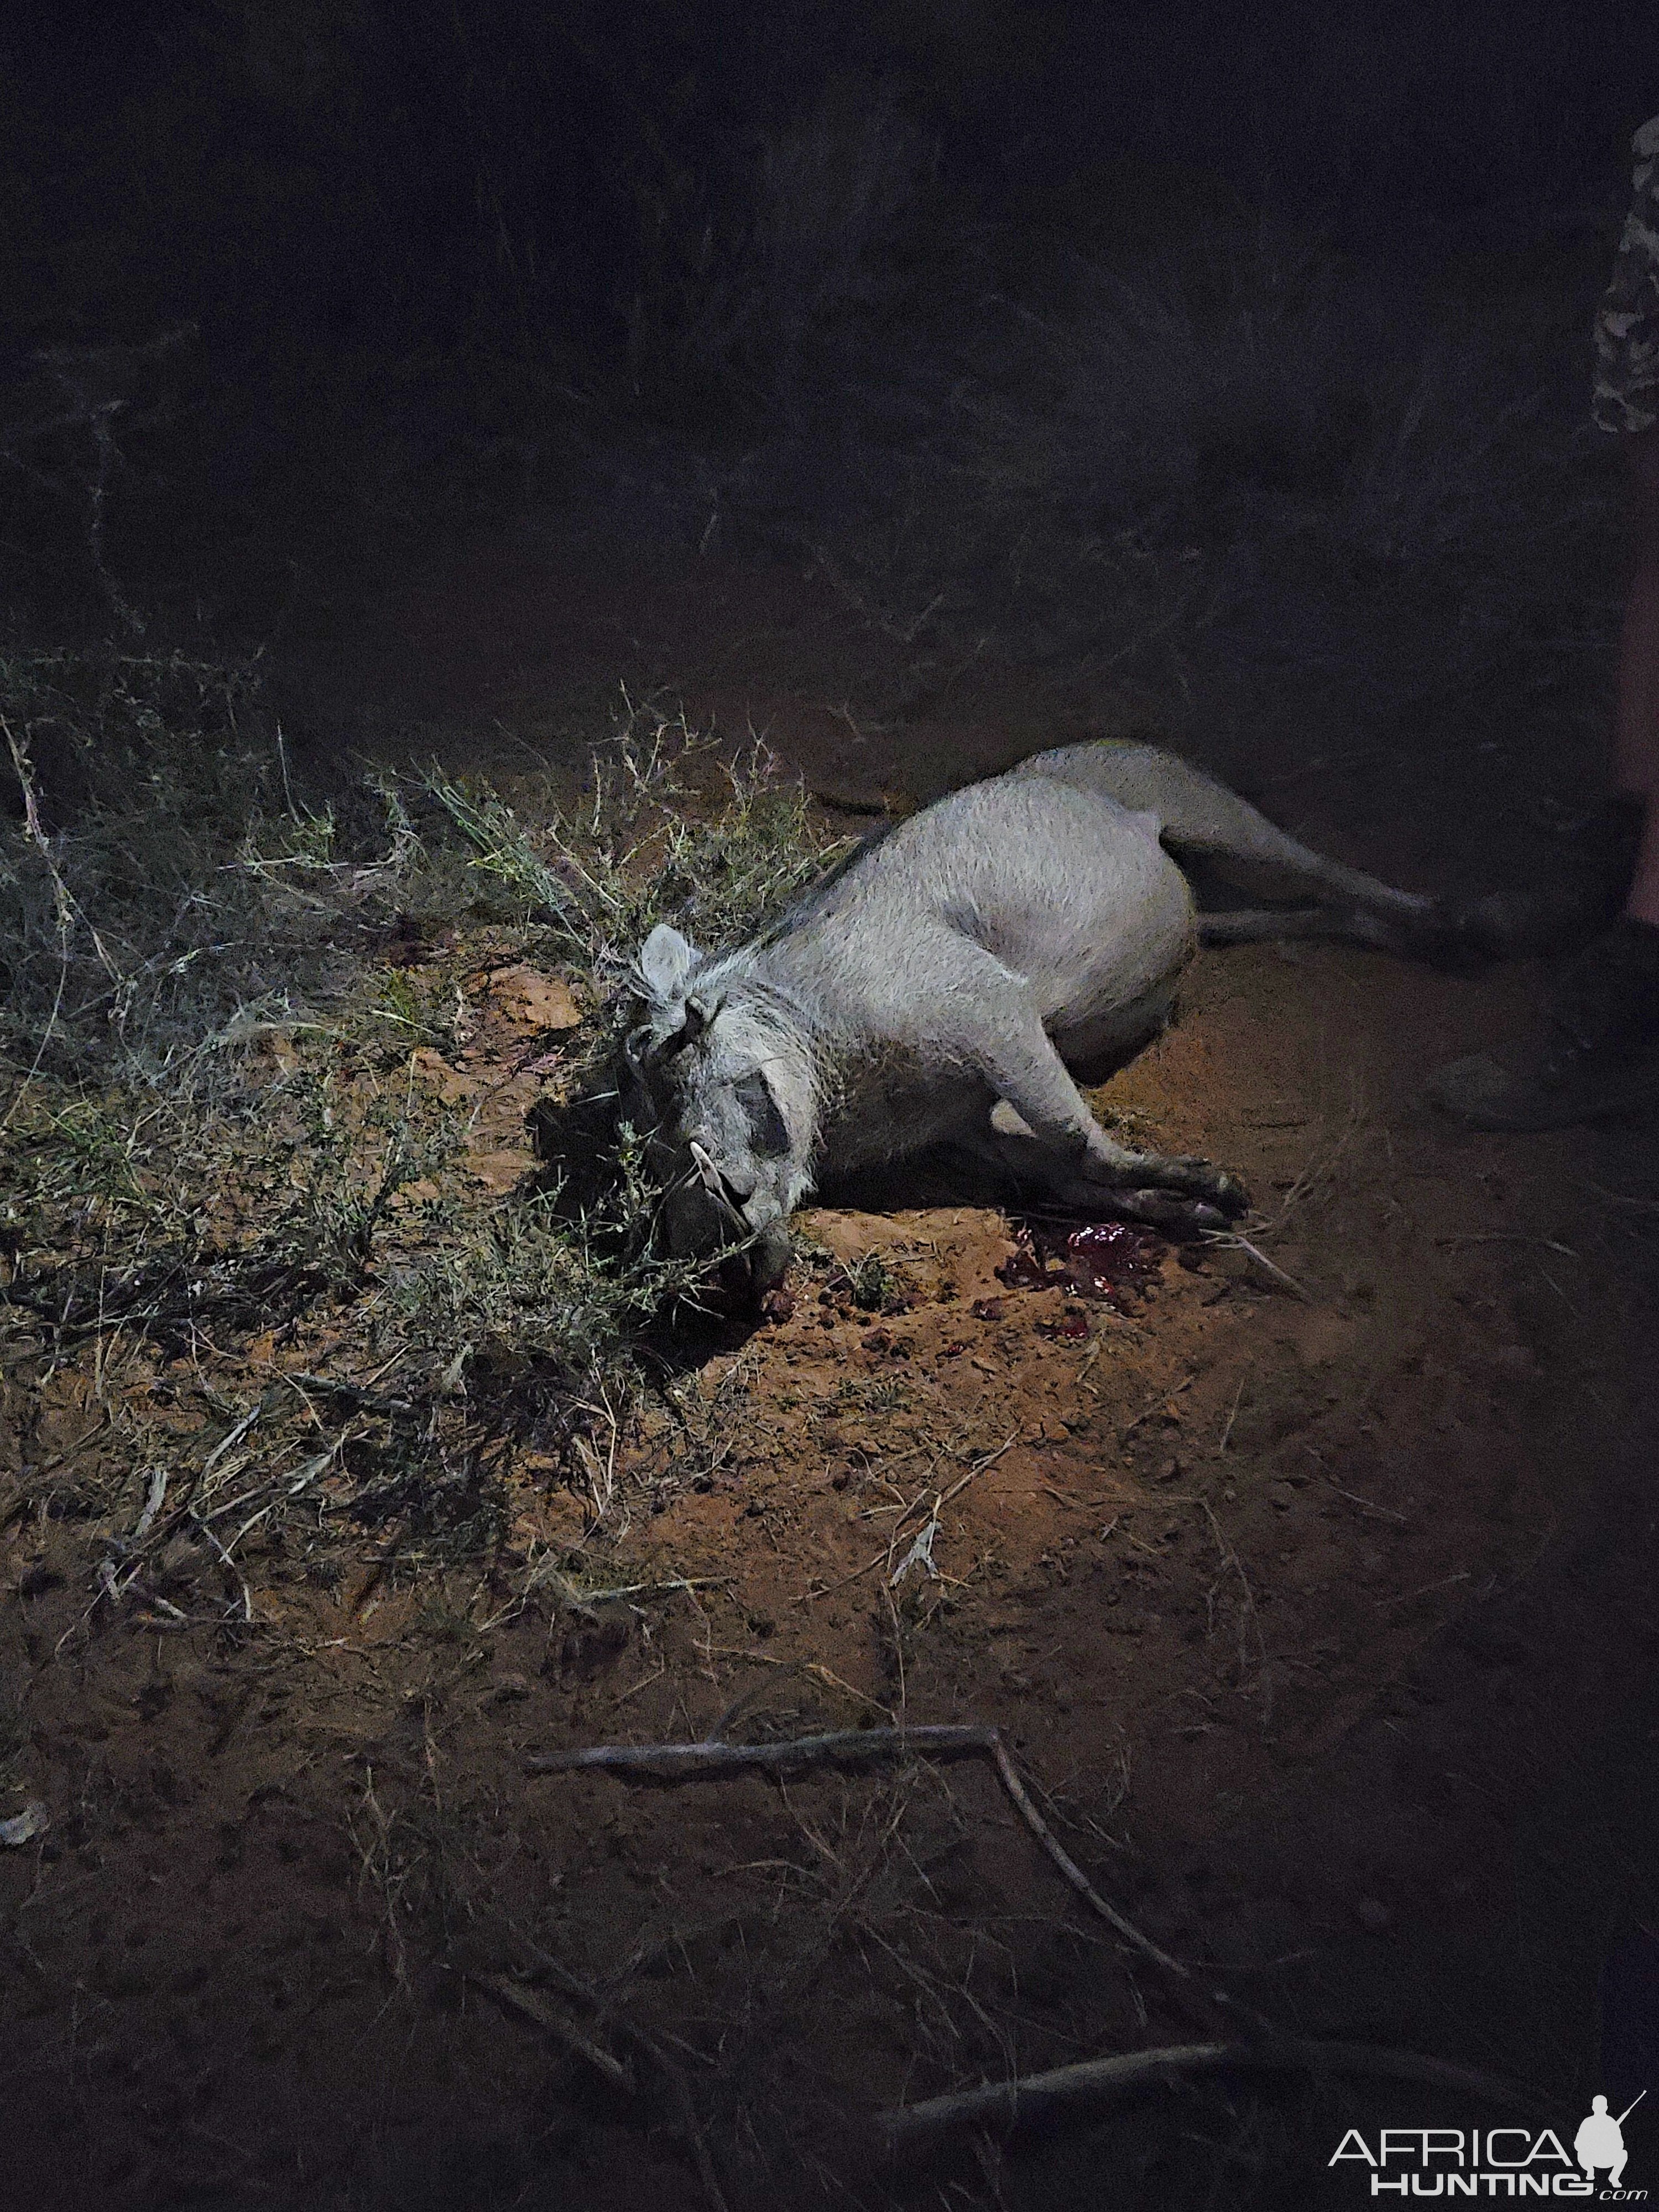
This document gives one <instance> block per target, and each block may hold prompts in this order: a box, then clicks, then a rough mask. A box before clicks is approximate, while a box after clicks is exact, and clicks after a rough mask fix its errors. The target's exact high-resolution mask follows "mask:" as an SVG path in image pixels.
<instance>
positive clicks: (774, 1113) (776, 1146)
mask: <svg viewBox="0 0 1659 2212" xmlns="http://www.w3.org/2000/svg"><path fill="white" fill-rule="evenodd" d="M732 1096H733V1097H735V1098H736V1100H737V1102H738V1105H739V1106H741V1107H742V1109H743V1113H744V1120H745V1121H747V1122H748V1124H749V1140H750V1143H751V1144H752V1145H753V1146H754V1147H755V1150H756V1151H757V1152H758V1153H759V1154H760V1155H761V1157H762V1158H763V1159H776V1158H778V1156H779V1155H780V1154H781V1153H783V1152H787V1151H788V1149H789V1131H788V1129H787V1127H786V1125H785V1122H784V1119H783V1116H782V1115H781V1114H780V1113H779V1111H778V1102H777V1100H776V1099H775V1097H773V1096H772V1086H771V1085H770V1084H769V1083H768V1081H767V1079H766V1078H765V1077H764V1076H763V1074H762V1073H760V1071H759V1069H758V1068H757V1070H756V1071H755V1073H754V1074H752V1075H745V1076H744V1079H743V1080H742V1082H741V1083H734V1084H733V1085H732Z"/></svg>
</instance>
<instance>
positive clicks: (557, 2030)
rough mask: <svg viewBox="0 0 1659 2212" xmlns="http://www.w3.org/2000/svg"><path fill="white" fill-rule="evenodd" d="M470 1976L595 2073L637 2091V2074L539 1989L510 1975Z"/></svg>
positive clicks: (629, 2093) (627, 2092)
mask: <svg viewBox="0 0 1659 2212" xmlns="http://www.w3.org/2000/svg"><path fill="white" fill-rule="evenodd" d="M468 1979H469V1980H471V1981H473V1982H476V1983H477V1985H478V1987H479V1988H480V1989H481V1990H489V1994H490V1995H491V1996H493V1997H498V1998H499V1999H500V2000H501V2003H503V2004H505V2005H510V2006H511V2007H512V2008H513V2011H514V2012H520V2013H522V2014H523V2015H524V2016H525V2018H526V2020H533V2021H535V2023H536V2025H537V2027H541V2028H545V2030H546V2031H547V2033H549V2034H550V2036H552V2037H554V2038H555V2039H556V2040H557V2041H558V2042H560V2043H562V2044H563V2045H565V2047H566V2049H567V2050H569V2051H574V2053H575V2054H576V2056H577V2057H579V2058H585V2059H586V2061H587V2063H588V2064H589V2065H590V2066H591V2067H592V2069H593V2070H594V2071H595V2073H598V2074H603V2075H604V2076H605V2080H606V2081H609V2082H611V2084H612V2085H613V2086H614V2087H617V2088H618V2089H620V2090H622V2091H623V2093H624V2094H625V2095H627V2096H629V2097H631V2096H632V2095H633V2094H634V2076H633V2075H632V2073H631V2072H630V2071H629V2069H628V2068H627V2067H626V2066H624V2065H623V2063H622V2062H621V2060H620V2059H617V2058H613V2057H611V2053H610V2052H609V2051H605V2050H603V2049H602V2048H601V2047H600V2045H599V2044H597V2043H595V2042H594V2041H593V2039H592V2037H591V2036H587V2035H584V2034H583V2033H582V2032H581V2030H580V2028H579V2027H576V2025H575V2024H574V2021H568V2020H566V2019H565V2018H564V2016H563V2015H562V2013H560V2011H559V2010H558V2008H557V2007H556V2006H554V2005H550V2004H549V2002H548V2001H547V1999H546V1998H545V1997H544V1996H543V1995H542V1994H541V1992H540V1991H539V1990H533V1989H531V1988H530V1987H529V1986H528V1985H527V1984H525V1983H523V1982H515V1981H514V1980H513V1978H512V1976H511V1975H510V1974H472V1975H470V1976H469V1977H468Z"/></svg>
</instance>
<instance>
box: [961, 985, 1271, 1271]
mask: <svg viewBox="0 0 1659 2212" xmlns="http://www.w3.org/2000/svg"><path fill="white" fill-rule="evenodd" d="M987 1028H990V1029H992V1030H994V1037H993V1038H991V1039H988V1040H987V1038H986V1037H985V1036H977V1037H975V1048H974V1050H973V1051H972V1054H971V1055H970V1056H971V1057H972V1058H973V1060H975V1062H976V1064H977V1065H978V1066H979V1069H980V1071H981V1073H982V1074H983V1076H984V1078H985V1079H986V1081H987V1084H988V1085H990V1086H991V1088H992V1089H993V1090H994V1091H995V1093H996V1097H997V1100H998V1103H997V1105H996V1107H995V1109H994V1111H993V1112H992V1114H991V1115H990V1117H989V1121H988V1125H987V1127H985V1129H984V1130H983V1132H982V1133H981V1134H979V1135H977V1136H976V1137H975V1139H974V1141H975V1148H976V1149H977V1150H979V1151H980V1152H981V1153H982V1154H984V1155H985V1156H987V1157H989V1158H994V1159H995V1160H996V1161H997V1162H998V1164H1000V1165H1001V1166H1003V1167H1005V1168H1006V1169H1008V1170H1011V1171H1012V1173H1013V1174H1014V1175H1015V1176H1018V1178H1019V1180H1020V1181H1022V1182H1028V1183H1036V1184H1038V1185H1039V1186H1041V1187H1042V1188H1045V1189H1047V1190H1048V1192H1049V1193H1050V1194H1052V1195H1053V1196H1054V1197H1055V1198H1057V1199H1058V1200H1060V1203H1061V1204H1062V1205H1065V1206H1077V1207H1080V1208H1081V1207H1092V1208H1094V1209H1096V1210H1097V1211H1103V1212H1112V1213H1117V1214H1121V1215H1122V1216H1123V1217H1124V1218H1126V1219H1128V1220H1132V1221H1146V1222H1148V1223H1151V1224H1152V1225H1154V1226H1155V1227H1158V1228H1160V1229H1174V1230H1182V1229H1184V1230H1187V1231H1194V1230H1204V1229H1222V1228H1225V1226H1226V1225H1227V1223H1228V1222H1229V1221H1231V1220H1232V1219H1235V1218H1237V1216H1238V1215H1239V1214H1241V1213H1243V1212H1245V1210H1246V1209H1247V1208H1248V1206H1249V1194H1248V1193H1247V1192H1246V1191H1245V1189H1244V1187H1243V1184H1242V1183H1240V1182H1238V1181H1237V1178H1236V1177H1235V1176H1230V1175H1228V1174H1227V1173H1226V1172H1225V1170H1222V1169H1220V1168H1218V1167H1212V1165H1211V1164H1210V1163H1209V1161H1208V1160H1200V1159H1192V1158H1182V1157H1171V1156H1170V1155H1168V1154H1165V1153H1161V1152H1133V1151H1131V1150H1130V1149H1129V1147H1128V1146H1126V1145H1120V1144H1119V1143H1118V1142H1117V1141H1116V1140H1115V1139H1114V1138H1112V1137H1110V1136H1109V1135H1108V1134H1107V1133H1106V1131H1105V1130H1104V1129H1103V1128H1102V1127H1101V1126H1100V1124H1099V1122H1098V1121H1096V1119H1095V1117H1094V1115H1092V1114H1091V1112H1090V1111H1089V1107H1088V1103H1087V1101H1086V1100H1085V1098H1084V1097H1083V1094H1082V1093H1081V1091H1079V1089H1078V1087H1077V1085H1076V1084H1075V1083H1073V1080H1072V1078H1071V1075H1070V1073H1068V1072H1067V1069H1066V1064H1065V1062H1064V1061H1063V1060H1061V1059H1060V1054H1058V1053H1057V1052H1056V1051H1055V1050H1054V1046H1053V1044H1052V1043H1051V1042H1050V1041H1049V1039H1048V1034H1047V1032H1046V1031H1045V1030H1044V1029H1043V1027H1042V1024H1041V1022H1039V1021H1038V1020H1037V1018H1036V1014H1035V1012H1032V1011H1031V1010H1030V1008H1029V1007H1027V1006H1023V1005H1021V1004H1019V1003H1018V1000H1014V998H1013V995H1012V994H1008V995H1007V996H1005V997H1003V998H1002V999H1001V1000H1000V1004H999V1005H998V1006H997V1007H996V1008H995V1009H994V1021H993V1022H989V1023H987ZM964 1056H969V1055H964Z"/></svg>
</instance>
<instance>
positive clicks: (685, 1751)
mask: <svg viewBox="0 0 1659 2212" xmlns="http://www.w3.org/2000/svg"><path fill="white" fill-rule="evenodd" d="M975 1755H978V1756H980V1757H983V1758H988V1759H990V1761H991V1763H992V1765H994V1767H995V1769H996V1771H997V1778H998V1780H999V1781H1000V1783H1001V1784H1002V1786H1003V1788H1004V1790H1006V1792H1007V1795H1008V1801H1009V1802H1010V1803H1011V1804H1012V1807H1013V1808H1014V1810H1015V1811H1016V1812H1017V1813H1018V1814H1019V1817H1020V1819H1021V1820H1024V1823H1025V1825H1026V1826H1027V1827H1028V1828H1029V1829H1030V1832H1031V1833H1032V1834H1033V1835H1034V1836H1035V1837H1036V1839H1037V1841H1038V1843H1040V1844H1042V1848H1043V1850H1045V1851H1046V1852H1047V1853H1048V1857H1049V1858H1050V1859H1052V1860H1053V1862H1054V1865H1055V1866H1056V1867H1057V1868H1058V1869H1059V1870H1060V1873H1061V1874H1062V1875H1064V1876H1065V1878H1066V1881H1068V1882H1069V1883H1070V1884H1071V1886H1072V1887H1073V1889H1074V1890H1075V1891H1076V1892H1077V1893H1078V1895H1079V1897H1080V1898H1081V1899H1083V1901H1084V1903H1085V1905H1087V1906H1088V1907H1089V1909H1090V1910H1091V1911H1092V1912H1097V1913H1098V1914H1099V1916H1100V1917H1101V1918H1102V1919H1103V1921H1105V1923H1107V1925H1108V1926H1109V1928H1112V1929H1115V1931H1116V1932H1117V1934H1118V1935H1119V1936H1121V1937H1122V1939H1123V1941H1124V1942H1126V1943H1127V1944H1128V1945H1129V1946H1130V1948H1132V1949H1133V1950H1136V1951H1139V1953H1140V1954H1141V1956H1142V1957H1143V1958H1146V1959H1150V1960H1152V1962H1153V1963H1154V1965H1156V1966H1162V1967H1163V1968H1164V1972H1166V1973H1170V1974H1174V1975H1176V1976H1177V1977H1178V1978H1180V1979H1181V1980H1182V1981H1190V1980H1191V1978H1192V1969H1191V1968H1190V1967H1189V1966H1182V1963H1181V1961H1180V1960H1179V1959H1172V1958H1171V1957H1170V1954H1169V1953H1168V1952H1167V1951H1164V1950H1162V1949H1160V1948H1159V1947H1158V1945H1157V1944H1156V1943H1154V1942H1152V1938H1151V1936H1143V1935H1142V1934H1141V1932H1140V1930H1139V1928H1137V1927H1136V1926H1135V1924H1134V1923H1133V1921H1132V1920H1126V1919H1125V1918H1124V1917H1123V1915H1122V1914H1121V1912H1120V1911H1117V1909H1116V1907H1115V1905H1109V1904H1108V1903H1107V1902H1106V1900H1105V1899H1104V1898H1103V1897H1102V1896H1101V1894H1100V1893H1099V1892H1098V1891H1097V1889H1096V1888H1095V1887H1093V1885H1092V1884H1091V1882H1090V1881H1089V1878H1088V1876H1087V1875H1085V1873H1084V1871H1083V1869H1082V1868H1081V1867H1080V1866H1079V1865H1078V1863H1077V1862H1076V1860H1075V1859H1073V1857H1071V1856H1070V1854H1069V1853H1068V1852H1067V1851H1066V1850H1065V1849H1064V1847H1063V1846H1062V1845H1061V1844H1060V1840H1059V1838H1057V1837H1056V1836H1055V1835H1054V1832H1053V1830H1052V1829H1051V1828H1050V1827H1049V1826H1048V1822H1047V1821H1046V1820H1044V1819H1043V1817H1042V1814H1041V1813H1039V1812H1038V1811H1037V1808H1036V1806H1035V1805H1034V1804H1033V1803H1032V1802H1031V1799H1030V1794H1029V1792H1028V1791H1027V1790H1026V1788H1025V1785H1024V1783H1022V1782H1021V1780H1020V1778H1019V1776H1018V1773H1017V1772H1016V1771H1015V1770H1014V1763H1013V1761H1012V1759H1010V1757H1009V1756H1008V1747H1007V1746H1006V1743H1004V1741H1003V1740H1002V1731H1001V1730H1000V1729H994V1728H987V1727H983V1726H981V1725H979V1724H977V1723H971V1722H938V1723H922V1724H919V1725H917V1726H915V1727H914V1728H872V1729H833V1730H831V1731H830V1732H829V1733H828V1734H826V1735H802V1736H795V1737H793V1738H791V1739H790V1741H787V1742H785V1743H723V1742H721V1741H720V1740H719V1739H718V1738H717V1737H708V1738H706V1739H705V1740H704V1741H702V1743H604V1744H593V1745H591V1746H589V1747H587V1748H586V1750H580V1751H556V1752H550V1753H547V1754H546V1755H545V1756H544V1757H542V1758H540V1759H526V1762H525V1771H526V1774H564V1773H568V1772H570V1771H572V1770H573V1769H576V1768H580V1767H589V1768H593V1767H597V1768H599V1769H600V1770H601V1771H605V1772H606V1773H610V1774H623V1775H637V1776H640V1777H641V1778H648V1779H650V1780H653V1781H656V1782H687V1781H693V1780H702V1781H709V1780H714V1779H718V1778H721V1777H724V1776H726V1775H731V1774H742V1773H762V1774H787V1773H793V1771H795V1770H796V1769H797V1768H799V1767H802V1766H836V1765H854V1766H866V1765H876V1764H878V1763H885V1762H886V1761H888V1760H890V1759H909V1758H916V1757H925V1758H929V1759H963V1758H971V1757H973V1756H975Z"/></svg>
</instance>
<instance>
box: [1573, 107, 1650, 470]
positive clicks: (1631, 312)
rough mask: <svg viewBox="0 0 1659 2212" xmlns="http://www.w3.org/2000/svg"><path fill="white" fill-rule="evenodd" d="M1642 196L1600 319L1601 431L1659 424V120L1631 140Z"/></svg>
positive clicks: (1595, 411)
mask: <svg viewBox="0 0 1659 2212" xmlns="http://www.w3.org/2000/svg"><path fill="white" fill-rule="evenodd" d="M1631 151H1632V153H1633V154H1634V155H1635V156H1636V191H1635V197H1634V198H1633V199H1632V203H1631V210H1630V214H1629V215H1628V216H1626V220H1625V231H1624V235H1623V237H1622V238H1621V239H1620V241H1619V252H1618V257H1617V258H1616V259H1615V260H1614V262H1613V282H1612V283H1611V284H1609V285H1608V287H1607V296H1606V297H1605V298H1604V299H1603V301H1602V302H1601V309H1600V311H1599V313H1597V315H1596V318H1595V385H1594V388H1593V390H1592V392H1591V397H1590V413H1591V415H1592V416H1594V417H1595V422H1596V424H1597V426H1598V428H1601V429H1603V430H1617V431H1622V432H1630V431H1635V430H1650V429H1652V428H1653V426H1654V424H1655V423H1656V422H1659V115H1656V116H1655V117H1654V118H1653V119H1652V121H1651V122H1650V123H1644V125H1642V127H1641V129H1640V130H1639V131H1638V132H1637V134H1636V136H1635V137H1634V138H1633V139H1632V141H1631Z"/></svg>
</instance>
